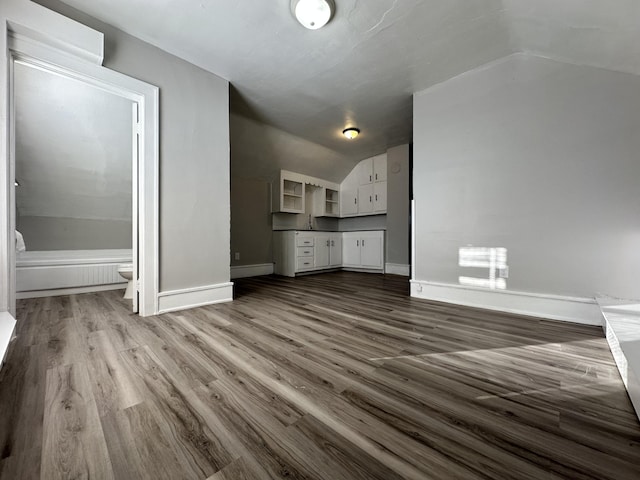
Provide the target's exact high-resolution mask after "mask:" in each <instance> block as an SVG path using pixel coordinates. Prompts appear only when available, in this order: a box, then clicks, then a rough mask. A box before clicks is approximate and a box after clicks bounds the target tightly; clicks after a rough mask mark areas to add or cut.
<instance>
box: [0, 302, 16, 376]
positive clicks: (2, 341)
mask: <svg viewBox="0 0 640 480" xmlns="http://www.w3.org/2000/svg"><path fill="white" fill-rule="evenodd" d="M15 329H16V320H15V319H14V318H13V317H12V316H11V314H10V313H9V312H0V369H1V368H2V364H3V363H4V359H5V357H6V356H7V350H8V349H9V342H11V339H12V338H13V335H14V333H15Z"/></svg>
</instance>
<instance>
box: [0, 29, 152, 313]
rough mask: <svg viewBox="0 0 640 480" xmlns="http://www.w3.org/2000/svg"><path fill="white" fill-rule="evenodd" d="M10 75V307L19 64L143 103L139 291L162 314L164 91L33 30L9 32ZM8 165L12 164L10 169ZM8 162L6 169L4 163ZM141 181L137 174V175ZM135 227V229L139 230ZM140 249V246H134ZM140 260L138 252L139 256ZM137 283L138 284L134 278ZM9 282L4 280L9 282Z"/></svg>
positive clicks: (11, 298) (1, 253)
mask: <svg viewBox="0 0 640 480" xmlns="http://www.w3.org/2000/svg"><path fill="white" fill-rule="evenodd" d="M7 47H8V56H7V61H8V64H7V65H6V67H7V71H8V73H9V75H8V77H9V78H8V79H7V80H8V82H9V83H8V92H7V106H8V112H7V122H5V125H6V130H7V132H6V134H7V137H5V138H7V139H8V145H7V146H8V149H7V150H8V152H7V153H8V156H7V157H5V158H0V169H3V167H4V168H6V170H4V171H6V172H7V175H6V182H5V188H6V191H7V192H8V197H9V198H8V202H7V204H8V205H7V206H8V211H6V215H7V218H8V232H7V233H8V236H7V237H5V238H8V241H7V245H6V246H4V247H5V248H0V265H2V264H3V263H4V264H5V265H7V266H8V267H9V276H8V277H9V278H8V280H9V281H8V282H7V283H8V285H0V289H3V290H5V291H4V292H0V297H2V296H3V294H4V295H5V296H6V297H5V298H7V300H8V301H7V307H8V310H9V312H10V313H12V314H13V315H14V316H15V306H16V296H15V293H16V292H15V290H16V281H15V278H16V277H15V248H11V247H12V246H14V245H15V183H14V182H15V135H14V123H15V122H14V118H15V113H14V102H13V65H14V62H15V61H16V60H18V61H20V62H23V63H27V64H29V65H31V66H35V67H36V68H41V69H44V70H46V71H49V72H51V73H54V74H58V75H63V76H66V77H69V78H73V79H76V80H79V81H82V82H84V83H87V84H90V85H93V86H95V87H97V88H100V89H102V90H105V91H108V92H111V93H114V94H116V95H119V96H121V97H125V98H128V99H131V100H132V101H133V102H135V103H137V104H138V105H139V123H138V125H137V133H138V134H139V136H140V137H139V138H140V152H139V158H138V165H137V173H138V179H137V186H138V195H137V200H138V202H137V203H138V209H137V213H138V215H137V217H138V230H137V232H138V245H137V248H138V279H137V280H139V281H138V283H137V287H138V292H139V314H140V315H141V316H149V315H155V314H157V312H158V293H159V274H158V271H159V266H158V262H159V255H158V252H159V248H158V247H159V229H158V223H159V222H158V218H159V197H158V170H159V89H158V87H156V86H153V85H150V84H148V83H145V82H142V81H140V80H137V79H134V78H131V77H129V76H127V75H123V74H121V73H118V72H115V71H113V70H109V69H107V68H105V67H103V66H102V65H100V64H95V63H92V62H90V61H87V59H86V58H84V57H83V56H74V55H73V54H70V53H69V51H68V50H60V49H58V48H56V46H55V45H54V43H53V42H52V43H49V42H46V41H43V40H42V39H41V38H38V37H37V36H36V35H34V36H33V37H32V36H30V35H29V30H28V29H24V30H22V31H20V32H16V31H12V30H7ZM7 161H8V165H6V163H7ZM1 163H5V165H1ZM134 178H135V172H134ZM134 228H135V226H134ZM132 247H133V248H134V249H135V248H136V245H132ZM134 258H135V254H134ZM134 280H136V279H135V278H134ZM3 283H4V282H3Z"/></svg>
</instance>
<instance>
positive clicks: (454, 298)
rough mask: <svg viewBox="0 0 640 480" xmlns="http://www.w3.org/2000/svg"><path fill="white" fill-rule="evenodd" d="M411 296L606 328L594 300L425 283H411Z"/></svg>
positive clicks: (414, 281)
mask: <svg viewBox="0 0 640 480" xmlns="http://www.w3.org/2000/svg"><path fill="white" fill-rule="evenodd" d="M411 296H412V297H416V298H422V299H425V300H434V301H437V302H446V303H453V304H456V305H464V306H467V307H476V308H484V309H487V310H497V311H500V312H507V313H514V314H517V315H528V316H533V317H541V318H548V319H550V320H560V321H563V322H572V323H582V324H585V325H598V326H601V325H602V315H601V313H600V308H599V307H598V305H597V303H596V301H595V299H593V298H582V297H565V296H558V295H546V294H539V293H530V292H517V291H512V290H487V289H484V288H474V287H468V286H461V285H455V284H447V283H437V282H429V281H423V280H411Z"/></svg>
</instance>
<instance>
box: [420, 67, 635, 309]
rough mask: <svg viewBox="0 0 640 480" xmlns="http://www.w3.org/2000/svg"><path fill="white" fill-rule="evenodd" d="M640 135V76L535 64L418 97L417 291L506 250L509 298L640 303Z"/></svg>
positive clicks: (490, 70)
mask: <svg viewBox="0 0 640 480" xmlns="http://www.w3.org/2000/svg"><path fill="white" fill-rule="evenodd" d="M639 132H640V77H637V76H634V75H631V74H624V73H616V72H612V71H607V70H601V69H597V68H592V67H581V66H575V65H568V64H563V63H558V62H554V61H551V60H546V59H542V58H537V57H533V56H526V55H515V56H512V57H510V58H508V59H506V60H504V61H501V62H498V63H496V64H493V65H490V66H487V67H486V68H484V69H481V70H478V71H474V72H470V73H468V74H464V75H462V76H460V77H457V78H455V79H453V80H450V81H447V82H445V83H443V84H441V85H439V86H436V87H433V88H431V89H429V90H426V91H424V92H421V93H418V94H416V95H415V97H414V177H413V180H414V196H415V200H416V212H417V215H416V240H417V245H416V265H415V270H416V279H417V280H426V281H436V282H445V283H457V278H458V275H460V274H463V273H462V271H463V270H465V269H461V268H459V267H458V266H457V265H458V258H457V255H458V248H459V247H461V246H466V245H474V246H484V247H505V248H507V249H508V264H509V270H510V275H509V278H508V280H507V286H508V289H509V290H516V291H527V292H537V293H543V294H545V293H546V294H557V295H576V296H582V297H592V296H593V295H594V294H595V293H596V292H601V293H607V294H611V295H615V296H620V297H627V298H638V297H640V281H639V280H638V278H639V277H638V276H639V274H640V188H638V180H639V179H640V161H638V154H639V153H638V152H640V135H639V134H638V133H639ZM466 270H469V269H466Z"/></svg>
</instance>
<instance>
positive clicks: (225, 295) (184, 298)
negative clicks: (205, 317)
mask: <svg viewBox="0 0 640 480" xmlns="http://www.w3.org/2000/svg"><path fill="white" fill-rule="evenodd" d="M232 300H233V282H228V283H219V284H217V285H208V286H205V287H194V288H185V289H184V290H173V291H170V292H160V294H158V313H167V312H175V311H178V310H187V309H189V308H196V307H203V306H205V305H212V304H214V303H222V302H230V301H232Z"/></svg>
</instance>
